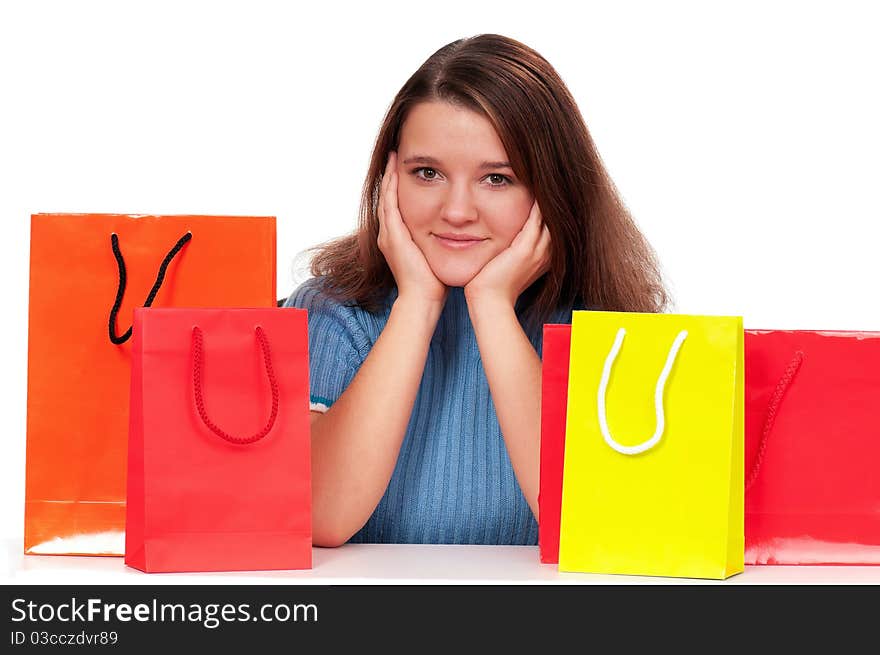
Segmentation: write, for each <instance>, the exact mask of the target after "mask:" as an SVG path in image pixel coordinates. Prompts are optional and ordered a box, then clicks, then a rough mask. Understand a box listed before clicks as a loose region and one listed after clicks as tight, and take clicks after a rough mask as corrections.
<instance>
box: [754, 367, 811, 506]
mask: <svg viewBox="0 0 880 655" xmlns="http://www.w3.org/2000/svg"><path fill="white" fill-rule="evenodd" d="M803 361H804V353H803V352H802V351H800V350H798V351H797V352H796V353H795V354H794V357H793V358H792V360H791V361H790V362H789V363H788V366H787V367H786V368H785V373H784V374H783V375H782V378H780V380H779V382H777V383H776V389H774V390H773V395H772V396H770V402H769V403H767V417H766V418H765V419H764V428H763V429H762V430H761V442H760V444H759V445H758V454H757V456H756V457H755V463H754V464H752V470H751V472H750V473H749V477H748V480H746V491H748V490H749V488H750V487H751V486H752V485H753V484H755V480H757V479H758V471H759V470H760V468H761V462H763V461H764V450H765V449H766V448H767V439H768V437H769V436H770V431H771V430H772V429H773V424H774V423H775V422H776V413H777V412H778V411H779V405H781V404H782V398H783V396H785V392H786V391H788V388H789V387H790V386H791V382H792V380H793V379H794V376H795V375H796V374H797V372H798V370H800V367H801V364H802V363H803Z"/></svg>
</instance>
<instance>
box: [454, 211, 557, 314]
mask: <svg viewBox="0 0 880 655" xmlns="http://www.w3.org/2000/svg"><path fill="white" fill-rule="evenodd" d="M549 267H550V232H549V230H547V226H546V225H544V223H543V221H542V220H541V210H540V208H539V207H538V201H537V200H536V201H535V202H534V204H532V209H531V211H530V212H529V217H528V219H526V222H525V224H524V225H523V227H522V229H521V230H520V231H519V234H517V235H516V237H515V238H514V239H513V242H512V243H511V244H510V245H509V246H508V247H507V248H505V249H504V250H502V251H501V252H500V253H498V254H497V255H495V257H493V258H492V259H491V260H489V262H488V263H487V264H486V265H485V266H484V267H483V269H482V270H481V271H480V272H479V273H477V275H476V276H475V277H474V279H472V280H471V281H470V282H469V283H468V284H467V285H466V286H465V288H464V293H465V297H466V298H467V301H468V304H471V303H473V302H478V303H490V304H491V303H496V302H501V303H503V304H504V305H509V306H511V307H513V306H514V305H515V304H516V299H517V298H519V296H520V294H521V293H522V292H523V291H525V290H526V289H528V288H529V286H530V285H531V284H532V282H534V281H535V280H537V279H538V278H539V277H540V276H541V275H543V274H544V273H546V272H547V270H548V268H549Z"/></svg>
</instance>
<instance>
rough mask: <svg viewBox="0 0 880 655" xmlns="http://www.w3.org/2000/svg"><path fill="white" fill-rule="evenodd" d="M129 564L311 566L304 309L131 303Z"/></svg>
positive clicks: (161, 567) (147, 567)
mask: <svg viewBox="0 0 880 655" xmlns="http://www.w3.org/2000/svg"><path fill="white" fill-rule="evenodd" d="M133 341H134V343H133V346H132V378H131V379H132V382H131V421H130V423H131V428H130V441H129V448H128V453H129V455H128V505H127V513H126V532H125V563H126V564H127V565H129V566H132V567H134V568H137V569H140V570H142V571H146V572H167V571H233V570H261V569H301V568H310V567H311V555H312V551H311V547H312V543H311V535H312V532H311V528H312V523H311V511H310V507H311V476H310V471H311V466H310V459H309V458H310V454H309V453H310V447H309V446H310V445H309V363H308V335H307V321H306V310H303V309H293V308H274V309H228V310H223V309H138V310H135V319H134V339H133Z"/></svg>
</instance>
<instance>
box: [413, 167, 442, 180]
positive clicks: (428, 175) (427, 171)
mask: <svg viewBox="0 0 880 655" xmlns="http://www.w3.org/2000/svg"><path fill="white" fill-rule="evenodd" d="M413 173H415V174H416V177H420V178H422V179H423V180H435V179H437V171H435V170H434V169H433V168H426V167H423V168H417V169H415V170H414V171H413Z"/></svg>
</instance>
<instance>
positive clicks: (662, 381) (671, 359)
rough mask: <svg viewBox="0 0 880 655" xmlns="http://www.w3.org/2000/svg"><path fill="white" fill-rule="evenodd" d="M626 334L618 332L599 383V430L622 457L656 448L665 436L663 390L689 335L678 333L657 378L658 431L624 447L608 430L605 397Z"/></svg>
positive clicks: (655, 401) (685, 332)
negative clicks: (641, 440) (632, 444)
mask: <svg viewBox="0 0 880 655" xmlns="http://www.w3.org/2000/svg"><path fill="white" fill-rule="evenodd" d="M625 334H626V330H625V329H624V328H620V329H619V330H618V331H617V337H616V338H615V339H614V345H613V346H611V352H609V353H608V357H606V358H605V368H604V369H603V370H602V381H601V382H599V428H600V429H601V430H602V436H603V437H604V438H605V443H607V444H608V445H609V446H611V447H612V448H613V449H614V450H616V451H617V452H619V453H620V454H621V455H638V454H639V453H643V452H645V451H646V450H650V449H651V448H653V447H654V446H656V445H657V444H658V443H659V442H660V437H662V436H663V430H664V429H665V427H666V417H665V416H664V413H663V390H664V388H665V387H666V378H668V377H669V373H670V371H671V370H672V365H673V364H674V363H675V358H676V357H677V356H678V350H679V348H681V344H683V343H684V340H685V339H686V338H687V335H688V333H687V330H682V331H681V332H679V333H678V336H677V337H675V341H673V342H672V347H671V348H670V349H669V354H668V355H667V356H666V364H665V365H664V366H663V371H662V372H661V373H660V377H659V378H657V386H656V387H655V389H654V411H655V412H656V415H657V429H656V430H654V436H653V437H651V438H650V439H648V440H647V441H645V442H642V443H640V444H638V445H635V446H623V445H621V444H619V443H618V442H617V441H615V439H614V437H612V436H611V431H610V430H609V429H608V418H607V417H606V416H605V395H606V392H607V391H608V380H609V378H610V377H611V367H612V366H614V361H615V360H616V359H617V353H619V352H620V347H621V346H622V345H623V337H624V335H625Z"/></svg>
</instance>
